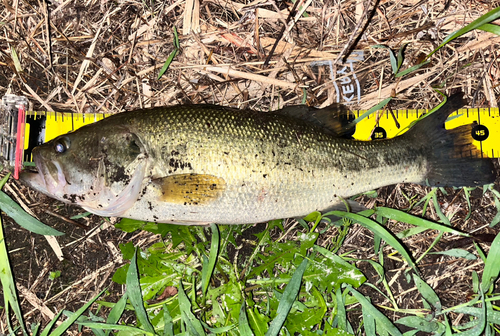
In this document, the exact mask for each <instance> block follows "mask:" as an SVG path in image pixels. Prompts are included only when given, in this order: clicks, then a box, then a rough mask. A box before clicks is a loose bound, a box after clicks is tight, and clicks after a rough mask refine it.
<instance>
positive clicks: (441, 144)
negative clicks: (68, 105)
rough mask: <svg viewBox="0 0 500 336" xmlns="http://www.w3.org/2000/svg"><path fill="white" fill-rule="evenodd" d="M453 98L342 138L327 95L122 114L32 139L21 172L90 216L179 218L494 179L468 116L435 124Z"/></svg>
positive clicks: (296, 209) (251, 216)
mask: <svg viewBox="0 0 500 336" xmlns="http://www.w3.org/2000/svg"><path fill="white" fill-rule="evenodd" d="M463 105H464V100H463V98H462V94H461V93H458V94H454V95H452V96H450V97H449V98H448V99H447V100H446V102H445V103H444V104H443V105H442V106H441V107H440V108H439V109H438V110H436V111H435V112H434V113H431V114H429V115H427V116H426V117H425V118H423V119H422V120H421V121H419V122H417V123H416V125H415V126H413V127H411V128H410V129H409V130H408V131H407V132H406V133H404V134H402V135H400V136H397V137H395V138H392V139H384V140H377V141H359V140H353V139H352V138H351V139H349V137H346V136H344V135H345V133H346V132H347V131H348V130H349V127H348V126H345V123H341V122H340V120H341V119H342V118H340V117H339V116H340V115H341V113H340V112H342V111H344V110H345V109H346V108H345V107H342V105H338V104H337V105H332V106H330V107H326V108H324V109H316V108H313V107H308V106H302V107H300V106H295V107H288V108H287V107H285V108H283V109H281V110H278V111H275V112H258V111H254V110H248V109H246V110H240V109H236V108H231V107H223V106H216V105H177V106H169V107H155V108H152V109H144V110H135V111H128V112H122V113H118V114H115V115H112V116H110V117H108V118H105V119H103V120H101V121H98V122H96V123H94V124H91V125H87V126H84V127H81V128H80V129H78V130H76V131H74V132H71V133H68V134H65V135H61V136H58V137H56V138H55V139H53V140H51V141H49V142H47V143H45V144H43V145H40V146H38V147H36V148H35V149H34V150H33V152H32V154H33V160H34V162H35V164H36V170H37V171H36V172H30V171H23V172H22V174H21V176H20V179H21V181H23V182H24V183H25V184H27V185H28V186H30V187H31V188H33V189H35V190H37V191H39V192H41V193H44V194H46V195H48V196H50V197H53V198H55V199H58V200H60V201H62V202H65V203H69V204H77V205H79V206H81V207H82V208H83V209H85V210H87V211H89V212H91V213H94V214H97V215H101V216H117V217H124V218H131V219H136V220H141V221H150V222H158V223H173V224H185V225H208V224H211V223H217V224H247V223H260V222H266V221H269V220H273V219H282V218H300V217H303V216H306V215H308V214H309V213H312V212H314V211H319V212H326V211H330V210H333V209H339V206H340V207H342V206H343V200H344V199H347V198H349V197H351V196H353V195H357V194H360V193H363V192H366V191H370V190H373V189H376V188H379V187H382V186H387V185H393V184H397V183H416V184H421V185H427V186H442V187H444V186H454V187H462V186H471V187H472V186H482V185H485V184H489V183H492V182H494V181H495V177H496V173H495V169H494V167H493V163H492V160H491V159H478V158H475V157H476V156H477V153H478V152H477V151H478V149H477V148H476V147H474V146H473V145H472V141H473V140H472V137H471V130H472V125H465V126H460V127H458V128H455V129H452V130H446V129H445V128H444V122H445V120H446V119H447V117H448V116H449V115H450V114H451V113H452V112H454V111H456V110H458V109H459V108H461V107H462V106H463ZM344 209H345V207H344Z"/></svg>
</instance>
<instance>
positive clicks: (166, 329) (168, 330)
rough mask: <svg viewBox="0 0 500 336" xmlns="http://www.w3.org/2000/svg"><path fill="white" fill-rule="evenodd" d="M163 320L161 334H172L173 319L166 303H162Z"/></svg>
mask: <svg viewBox="0 0 500 336" xmlns="http://www.w3.org/2000/svg"><path fill="white" fill-rule="evenodd" d="M163 321H164V326H163V336H174V321H173V320H172V316H171V315H170V312H169V311H168V307H167V305H166V304H163Z"/></svg>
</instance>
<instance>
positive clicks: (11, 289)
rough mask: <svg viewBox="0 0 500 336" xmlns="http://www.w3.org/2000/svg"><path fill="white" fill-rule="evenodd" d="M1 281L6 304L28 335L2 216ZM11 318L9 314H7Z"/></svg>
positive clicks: (0, 244) (0, 227)
mask: <svg viewBox="0 0 500 336" xmlns="http://www.w3.org/2000/svg"><path fill="white" fill-rule="evenodd" d="M0 282H1V283H2V291H3V295H4V305H5V306H9V305H10V307H12V310H13V311H14V314H15V315H16V318H17V320H18V321H19V324H20V326H21V329H22V331H23V334H24V335H28V332H27V331H26V327H25V325H24V320H23V314H22V312H21V306H19V301H18V299H17V291H16V283H15V281H14V276H13V274H12V269H11V268H10V262H9V253H8V251H7V244H6V243H5V238H4V234H3V224H2V219H1V218H0ZM6 318H7V319H9V316H8V315H7V316H6Z"/></svg>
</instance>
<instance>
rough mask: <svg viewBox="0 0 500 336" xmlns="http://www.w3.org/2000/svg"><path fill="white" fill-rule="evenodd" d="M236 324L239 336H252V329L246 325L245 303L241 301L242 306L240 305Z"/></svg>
mask: <svg viewBox="0 0 500 336" xmlns="http://www.w3.org/2000/svg"><path fill="white" fill-rule="evenodd" d="M238 322H239V330H240V335H241V336H254V335H253V332H252V329H251V328H250V324H249V323H248V318H247V311H246V304H245V301H243V304H242V305H241V309H240V316H239V318H238Z"/></svg>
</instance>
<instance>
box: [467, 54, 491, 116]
mask: <svg viewBox="0 0 500 336" xmlns="http://www.w3.org/2000/svg"><path fill="white" fill-rule="evenodd" d="M479 51H480V52H481V56H482V57H483V60H484V53H483V51H482V49H480V50H479ZM494 60H495V59H494V58H493V57H492V58H491V62H490V64H488V67H487V68H486V69H485V70H483V75H482V76H481V77H480V78H479V83H478V84H477V89H476V92H474V96H473V97H472V103H471V107H474V105H476V100H477V96H478V94H479V91H481V89H482V87H483V83H484V80H485V79H484V77H486V75H487V74H489V73H490V69H491V66H492V65H493V61H494Z"/></svg>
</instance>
